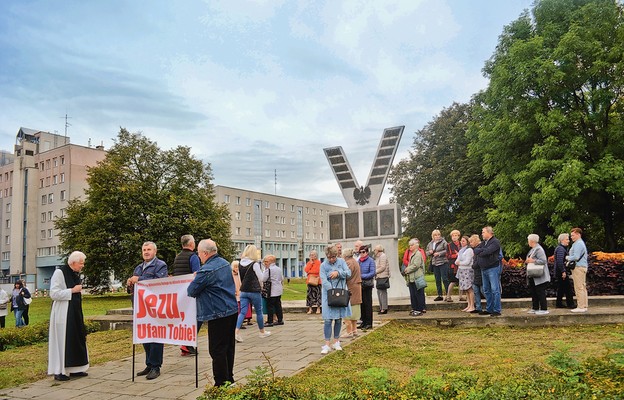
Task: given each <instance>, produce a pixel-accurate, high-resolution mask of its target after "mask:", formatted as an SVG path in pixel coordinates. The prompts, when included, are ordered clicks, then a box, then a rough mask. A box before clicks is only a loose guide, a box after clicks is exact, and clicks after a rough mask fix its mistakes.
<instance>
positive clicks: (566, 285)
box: [556, 275, 574, 308]
mask: <svg viewBox="0 0 624 400" xmlns="http://www.w3.org/2000/svg"><path fill="white" fill-rule="evenodd" d="M564 295H565V298H566V306H568V307H570V308H571V307H574V288H573V287H572V283H571V282H570V278H569V277H568V276H567V275H566V278H565V279H563V278H562V277H559V278H558V279H557V303H556V304H557V307H563V296H564Z"/></svg>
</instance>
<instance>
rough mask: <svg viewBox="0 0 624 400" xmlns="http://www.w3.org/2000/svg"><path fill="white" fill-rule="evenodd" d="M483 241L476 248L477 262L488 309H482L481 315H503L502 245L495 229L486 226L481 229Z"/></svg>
mask: <svg viewBox="0 0 624 400" xmlns="http://www.w3.org/2000/svg"><path fill="white" fill-rule="evenodd" d="M481 237H482V238H483V242H481V243H480V244H479V245H478V246H477V247H476V248H475V249H474V254H475V263H476V264H477V265H478V266H479V267H480V268H481V275H482V278H483V292H484V293H485V301H486V305H487V309H486V310H487V311H481V312H480V313H479V315H488V314H489V315H490V317H498V316H500V315H501V311H502V310H501V308H502V305H501V287H500V273H499V271H500V268H499V266H500V260H499V253H500V251H501V245H500V242H499V241H498V239H497V238H495V237H494V230H493V229H492V227H491V226H486V227H484V228H483V229H482V230H481Z"/></svg>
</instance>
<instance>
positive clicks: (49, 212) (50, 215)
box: [48, 211, 54, 221]
mask: <svg viewBox="0 0 624 400" xmlns="http://www.w3.org/2000/svg"><path fill="white" fill-rule="evenodd" d="M53 218H54V214H52V211H48V221H52V219H53Z"/></svg>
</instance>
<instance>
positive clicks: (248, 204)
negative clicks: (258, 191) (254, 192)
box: [245, 197, 251, 207]
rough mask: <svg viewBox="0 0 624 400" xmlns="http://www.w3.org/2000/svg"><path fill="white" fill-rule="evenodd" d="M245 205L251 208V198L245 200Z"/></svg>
mask: <svg viewBox="0 0 624 400" xmlns="http://www.w3.org/2000/svg"><path fill="white" fill-rule="evenodd" d="M245 204H247V206H248V207H249V206H251V199H250V198H249V197H247V198H246V199H245Z"/></svg>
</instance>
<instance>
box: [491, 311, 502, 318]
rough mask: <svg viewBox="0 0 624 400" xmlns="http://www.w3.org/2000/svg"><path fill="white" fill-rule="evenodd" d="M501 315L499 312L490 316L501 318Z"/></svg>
mask: <svg viewBox="0 0 624 400" xmlns="http://www.w3.org/2000/svg"><path fill="white" fill-rule="evenodd" d="M500 316H501V313H499V312H493V313H492V314H490V317H500Z"/></svg>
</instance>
